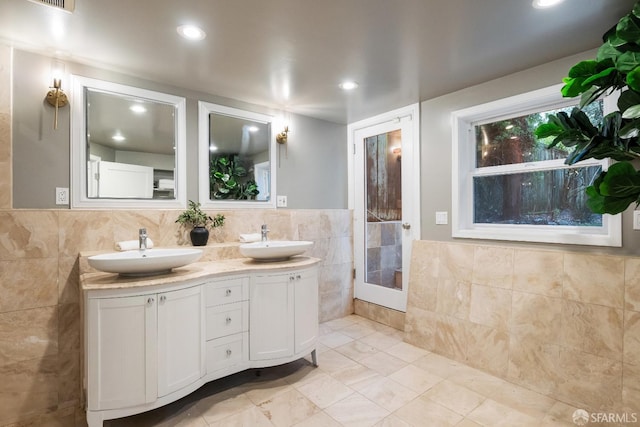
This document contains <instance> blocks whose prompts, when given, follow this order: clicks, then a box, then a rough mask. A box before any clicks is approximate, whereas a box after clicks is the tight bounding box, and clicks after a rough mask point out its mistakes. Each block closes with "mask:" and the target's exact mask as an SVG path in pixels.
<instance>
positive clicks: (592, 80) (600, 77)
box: [582, 67, 616, 87]
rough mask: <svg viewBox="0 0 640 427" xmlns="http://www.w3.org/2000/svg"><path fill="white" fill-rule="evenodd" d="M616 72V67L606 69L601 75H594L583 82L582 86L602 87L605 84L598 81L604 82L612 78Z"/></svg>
mask: <svg viewBox="0 0 640 427" xmlns="http://www.w3.org/2000/svg"><path fill="white" fill-rule="evenodd" d="M615 71H616V69H615V67H610V68H606V69H604V70H602V71H600V72H599V73H596V74H593V75H592V76H591V77H587V79H585V81H584V82H582V85H583V86H589V87H591V86H592V85H594V84H597V85H598V86H602V83H605V82H602V81H601V82H598V80H604V79H605V78H606V77H609V76H611V74H612V73H614V72H615Z"/></svg>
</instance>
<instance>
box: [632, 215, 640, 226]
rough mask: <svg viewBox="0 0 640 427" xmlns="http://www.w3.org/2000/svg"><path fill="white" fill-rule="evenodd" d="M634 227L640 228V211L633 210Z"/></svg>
mask: <svg viewBox="0 0 640 427" xmlns="http://www.w3.org/2000/svg"><path fill="white" fill-rule="evenodd" d="M633 229H634V230H640V211H633Z"/></svg>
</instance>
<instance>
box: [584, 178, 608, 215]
mask: <svg viewBox="0 0 640 427" xmlns="http://www.w3.org/2000/svg"><path fill="white" fill-rule="evenodd" d="M585 193H586V194H587V197H588V199H587V207H588V208H589V209H590V210H591V211H592V212H595V213H599V214H603V213H606V212H605V208H604V196H603V195H601V194H600V193H598V190H597V189H596V187H595V186H594V185H591V186H589V187H587V189H586V191H585Z"/></svg>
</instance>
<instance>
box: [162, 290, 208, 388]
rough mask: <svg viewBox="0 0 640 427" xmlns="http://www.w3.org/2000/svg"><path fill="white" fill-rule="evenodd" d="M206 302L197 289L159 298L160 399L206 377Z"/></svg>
mask: <svg viewBox="0 0 640 427" xmlns="http://www.w3.org/2000/svg"><path fill="white" fill-rule="evenodd" d="M203 307H204V300H203V298H202V288H201V287H200V286H195V287H192V288H187V289H181V290H179V291H172V292H165V293H163V294H159V295H158V396H159V397H162V396H165V395H167V394H169V393H172V392H174V391H177V390H180V389H181V388H182V387H185V386H187V385H189V384H191V383H193V382H194V381H196V380H198V379H199V378H200V377H202V376H203V375H204V374H205V364H204V320H203V316H202V312H203Z"/></svg>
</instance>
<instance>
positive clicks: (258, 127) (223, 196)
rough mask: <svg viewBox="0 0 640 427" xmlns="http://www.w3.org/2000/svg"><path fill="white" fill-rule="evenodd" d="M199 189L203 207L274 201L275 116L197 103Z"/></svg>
mask: <svg viewBox="0 0 640 427" xmlns="http://www.w3.org/2000/svg"><path fill="white" fill-rule="evenodd" d="M198 112H199V119H198V128H199V158H200V164H199V172H198V175H199V189H200V194H199V195H200V203H202V205H203V206H205V207H215V208H222V209H229V208H273V207H275V198H276V197H275V194H276V193H275V188H276V184H275V183H276V175H275V135H274V132H273V126H274V118H273V117H272V116H269V115H265V114H259V113H253V112H250V111H244V110H240V109H237V108H231V107H225V106H222V105H216V104H210V103H207V102H203V101H200V102H199V103H198Z"/></svg>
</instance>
